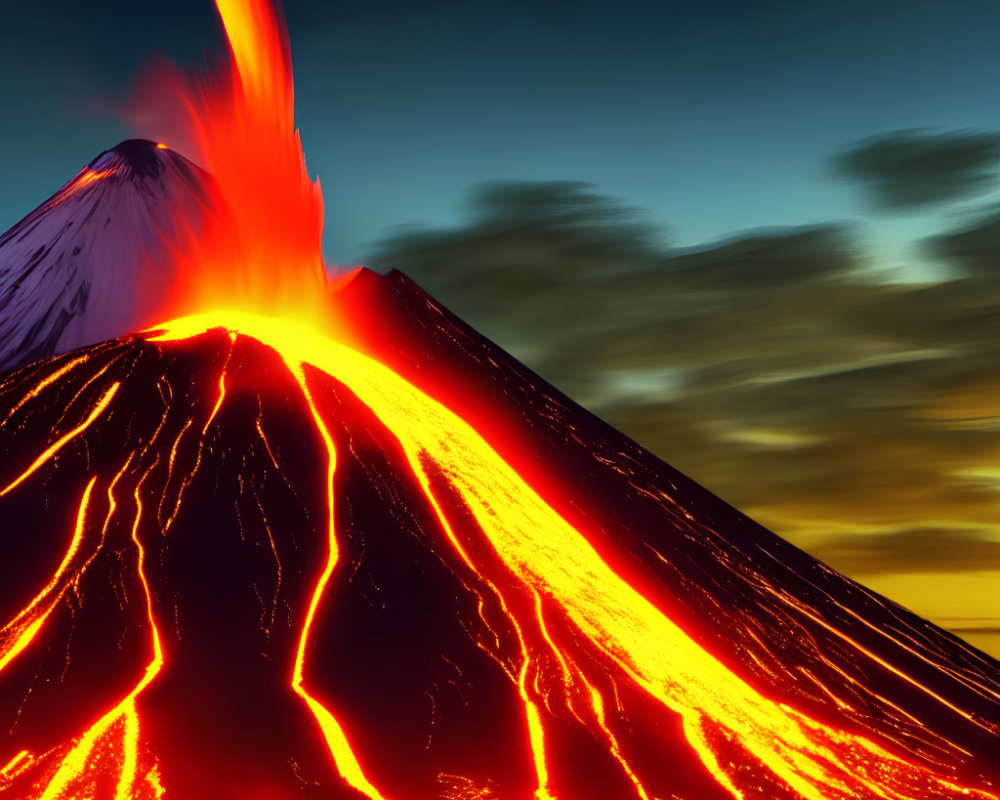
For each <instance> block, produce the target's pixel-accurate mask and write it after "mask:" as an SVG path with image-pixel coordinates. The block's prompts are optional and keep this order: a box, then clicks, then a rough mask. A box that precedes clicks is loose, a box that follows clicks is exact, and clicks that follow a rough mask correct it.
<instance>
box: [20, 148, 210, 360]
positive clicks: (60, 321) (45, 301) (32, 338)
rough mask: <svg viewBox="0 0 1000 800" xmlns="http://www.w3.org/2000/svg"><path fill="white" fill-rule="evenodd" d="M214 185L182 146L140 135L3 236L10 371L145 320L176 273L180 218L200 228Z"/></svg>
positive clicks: (109, 153) (82, 172) (81, 174)
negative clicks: (175, 248)
mask: <svg viewBox="0 0 1000 800" xmlns="http://www.w3.org/2000/svg"><path fill="white" fill-rule="evenodd" d="M210 187H211V180H210V179H209V178H208V176H207V175H206V174H205V173H204V171H203V170H201V169H200V168H199V167H197V166H196V165H195V164H193V163H191V162H190V161H188V160H187V159H186V158H184V157H183V156H182V155H180V154H178V153H175V152H173V151H172V150H169V149H168V148H166V147H165V146H162V145H157V144H156V143H154V142H150V141H145V140H137V139H133V140H129V141H125V142H122V143H121V144H119V145H118V146H117V147H115V148H113V149H111V150H107V151H105V152H103V153H101V154H100V155H98V156H97V157H96V158H94V159H93V160H92V161H91V162H90V163H89V164H88V165H87V166H86V167H84V168H83V169H82V170H80V172H79V173H78V174H77V175H76V176H75V177H74V178H73V179H72V180H71V181H70V182H69V183H67V184H66V185H65V186H63V187H62V188H61V189H60V190H59V191H58V192H56V193H55V194H54V195H53V196H52V197H50V198H49V199H48V200H46V201H45V202H44V203H42V205H40V206H39V207H38V208H37V209H35V210H34V211H33V212H31V213H30V214H29V215H28V216H27V217H25V218H24V219H23V220H21V221H20V222H19V223H18V224H17V225H15V226H14V227H13V228H11V229H10V230H9V231H7V233H5V234H4V235H3V236H0V370H4V369H10V368H12V367H15V366H18V365H20V364H25V363H28V362H31V361H37V360H39V359H42V358H47V357H48V356H51V355H53V354H54V353H58V352H65V351H66V350H72V349H74V348H76V347H82V346H84V345H88V344H95V343H97V342H101V341H104V340H106V339H111V338H114V337H115V336H119V335H121V334H122V332H124V331H129V330H136V329H137V328H139V327H141V323H142V322H144V321H145V320H146V319H148V317H149V315H150V314H151V313H152V312H154V311H155V310H156V309H157V308H159V304H160V303H161V302H162V298H163V295H164V294H165V293H166V292H168V290H169V288H170V287H171V286H172V285H173V284H174V282H175V281H176V275H175V274H174V269H173V260H172V259H171V258H169V250H170V247H171V243H172V242H174V240H175V237H176V234H177V224H176V220H178V219H182V220H183V221H184V225H185V226H191V227H193V228H194V229H195V230H197V229H198V228H199V227H200V221H201V217H202V215H203V213H204V210H205V208H206V206H207V203H208V190H209V189H210Z"/></svg>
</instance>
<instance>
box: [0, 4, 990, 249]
mask: <svg viewBox="0 0 1000 800" xmlns="http://www.w3.org/2000/svg"><path fill="white" fill-rule="evenodd" d="M285 10H286V14H287V16H288V19H289V28H290V33H291V39H292V48H293V56H294V59H295V65H296V77H297V92H298V115H299V122H300V126H301V128H302V133H303V139H304V142H305V149H306V156H307V160H308V163H309V166H310V169H311V170H312V171H313V172H315V173H317V174H318V175H319V176H320V178H321V180H322V182H323V185H324V189H325V197H326V203H327V235H326V251H327V256H328V259H329V260H331V261H332V262H337V263H351V262H355V261H358V260H359V259H361V258H362V257H363V256H364V254H365V253H366V252H367V251H368V249H369V248H368V245H369V243H371V242H373V241H375V240H377V239H379V238H381V237H382V236H384V235H385V234H386V233H387V232H388V231H389V229H391V228H393V227H394V226H400V225H406V224H412V223H424V224H429V225H434V226H438V225H448V224H453V223H455V222H457V221H458V219H459V216H460V213H461V203H462V198H463V197H464V193H465V191H466V190H467V189H468V187H470V186H472V185H474V184H476V183H479V182H482V181H487V180H503V179H519V180H551V179H570V180H581V181H588V182H593V183H595V184H597V185H598V187H599V188H600V189H601V190H602V191H604V192H606V193H608V194H612V195H616V196H618V197H620V198H621V199H622V200H624V201H625V202H627V203H630V204H633V205H637V206H641V207H644V208H646V209H647V210H648V212H649V214H650V215H651V217H652V218H653V219H655V220H656V221H658V222H660V223H662V224H664V225H665V226H668V228H669V232H670V238H671V241H672V242H673V243H674V244H676V245H679V246H689V245H694V244H697V243H701V242H704V241H706V240H709V239H712V238H715V237H720V236H725V235H728V234H731V233H734V232H736V231H740V230H744V229H748V228H757V227H766V226H780V225H792V224H801V223H809V222H815V221H825V220H831V219H836V220H845V219H855V220H858V221H859V222H861V223H862V226H863V227H862V229H861V232H862V234H863V235H864V236H865V237H866V241H867V242H868V243H869V244H870V245H871V248H872V251H873V253H875V254H877V255H878V257H879V258H881V259H882V260H885V261H888V260H892V259H897V260H898V259H899V258H902V257H905V256H906V254H907V250H906V248H905V243H906V242H907V241H908V240H910V239H912V238H917V237H920V236H922V235H924V233H925V232H926V233H930V232H934V231H935V230H938V229H940V228H942V227H946V226H948V225H950V224H951V222H952V221H953V220H952V219H951V218H950V217H947V218H945V217H942V216H941V215H939V214H938V213H937V212H936V211H931V212H930V213H921V214H917V215H913V214H910V215H906V216H896V217H886V216H885V215H879V214H875V213H873V212H872V210H871V209H870V208H869V207H868V206H866V205H865V204H864V202H863V197H862V195H861V194H860V193H859V192H858V190H857V189H856V188H855V187H853V186H851V185H849V184H847V183H844V182H840V181H837V180H834V179H832V178H831V177H830V176H829V175H828V174H827V173H826V171H825V169H824V162H825V159H826V158H828V157H829V156H830V155H831V154H833V153H835V152H837V151H838V150H840V149H841V148H843V147H844V146H845V145H846V144H847V143H849V142H851V141H853V140H857V139H860V138H863V137H866V136H872V135H876V134H881V133H885V132H887V131H891V130H898V129H908V128H931V129H936V130H942V131H950V130H956V129H966V128H976V129H995V128H1000V98H998V97H997V96H996V94H997V92H996V88H995V87H996V75H997V74H1000V48H997V47H996V42H995V35H994V34H995V31H996V30H997V29H998V27H1000V7H998V6H996V5H995V4H991V3H987V2H968V1H966V2H927V1H926V0H925V1H924V2H920V1H919V0H911V1H910V2H906V3H902V2H854V1H853V0H852V1H851V2H836V3H832V2H813V3H805V4H803V3H794V2H753V3H751V2H721V1H719V0H716V1H715V2H684V3H680V2H665V3H663V2H661V3H651V2H634V1H629V0H627V1H626V2H618V3H595V2H577V3H568V2H549V3H544V4H537V3H528V2H506V3H497V2H481V3H459V2H436V3H435V2H429V3H422V4H419V5H417V4H410V3H398V2H365V3H361V2H341V3H335V2H319V0H288V1H287V2H286V3H285ZM220 41H221V39H220V34H219V28H218V24H217V23H216V21H215V17H214V9H213V8H212V6H211V3H210V2H209V1H208V0H202V1H200V2H195V1H194V0H184V2H179V3H172V4H170V5H169V6H162V5H161V6H149V7H147V6H145V5H143V6H142V7H139V4H130V3H126V2H117V3H96V2H95V3H76V2H70V0H61V2H56V3H50V4H45V5H44V7H43V6H42V4H35V5H34V6H31V7H27V8H26V7H21V8H19V9H17V10H15V11H13V12H12V14H11V15H10V24H8V25H6V26H5V27H4V30H3V32H2V34H0V53H2V55H0V80H2V81H3V85H4V86H3V88H4V97H5V105H6V109H7V113H6V114H5V116H6V117H7V119H8V120H12V122H8V123H7V124H6V125H5V126H3V130H2V131H0V145H2V147H3V152H5V153H7V154H8V155H7V157H6V158H5V159H4V161H5V163H4V167H3V168H4V175H5V180H4V181H3V182H2V185H0V227H7V226H8V224H12V223H13V222H15V221H16V220H17V219H18V218H19V217H20V216H22V215H23V214H24V213H26V212H27V211H29V210H30V209H31V208H32V207H33V206H34V205H36V204H37V203H38V202H39V201H40V200H42V199H43V198H44V197H46V196H48V194H50V193H51V192H52V191H53V190H54V189H55V188H57V187H58V185H59V184H61V183H62V182H63V181H64V180H65V179H67V178H68V177H69V176H71V175H72V174H73V173H74V172H75V171H76V170H77V169H78V168H79V167H80V166H81V165H82V164H83V163H85V162H86V161H87V160H89V159H90V158H91V157H92V156H93V155H94V154H96V153H97V152H99V151H100V150H102V149H104V148H106V147H109V146H111V145H112V144H114V143H115V142H116V141H117V140H118V139H120V138H122V137H124V136H125V135H127V130H126V128H125V127H124V126H123V125H121V124H120V123H119V122H117V121H116V120H115V119H114V118H113V116H111V115H110V114H108V113H104V112H102V111H101V110H100V109H101V108H102V107H103V108H106V107H107V106H108V105H109V104H110V101H111V100H112V99H113V98H115V97H117V96H121V95H122V94H123V93H124V92H125V91H127V89H128V87H129V86H130V85H131V81H132V80H133V78H134V77H135V75H136V74H137V72H138V71H139V69H140V68H141V66H142V65H143V63H145V61H146V60H147V58H148V57H149V56H150V55H151V54H152V53H156V52H159V53H165V54H167V55H169V56H171V57H173V58H175V59H178V60H180V61H181V62H183V63H188V64H191V63H197V62H198V61H199V60H200V59H201V56H202V53H203V52H204V51H206V50H209V51H211V50H214V49H217V48H218V47H219V46H220ZM982 199H983V200H984V201H985V200H987V199H989V198H982Z"/></svg>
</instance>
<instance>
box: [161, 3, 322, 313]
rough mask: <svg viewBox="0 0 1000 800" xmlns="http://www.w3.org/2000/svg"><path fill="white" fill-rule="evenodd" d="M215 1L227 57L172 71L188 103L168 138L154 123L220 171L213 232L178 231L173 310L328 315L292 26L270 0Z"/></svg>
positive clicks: (318, 198)
mask: <svg viewBox="0 0 1000 800" xmlns="http://www.w3.org/2000/svg"><path fill="white" fill-rule="evenodd" d="M216 5H217V7H218V10H219V13H220V15H221V17H222V22H223V25H224V27H225V31H226V35H227V37H228V42H229V58H228V63H227V64H225V65H224V66H222V67H221V68H219V69H218V70H217V71H216V74H214V75H210V76H208V77H206V78H204V79H200V80H186V79H183V78H181V77H179V76H177V75H174V76H172V77H171V79H170V82H169V89H168V90H169V91H170V92H171V93H172V94H173V95H174V96H173V97H171V98H169V99H170V100H172V101H173V102H174V103H175V104H176V102H177V99H178V98H179V99H180V101H181V102H180V104H179V108H180V110H181V113H180V114H179V115H177V116H175V117H173V118H171V119H170V123H171V125H172V126H174V129H173V130H171V131H166V132H164V133H166V134H169V135H163V136H160V135H159V134H160V131H156V130H152V131H149V133H150V135H152V136H153V138H154V139H161V140H163V141H161V144H160V146H161V147H167V146H168V145H169V144H170V138H171V135H172V136H174V137H179V138H180V139H181V140H182V141H185V142H189V143H190V145H191V147H193V148H194V151H193V152H190V153H187V155H189V156H191V157H192V158H194V160H195V161H197V162H199V163H200V165H201V166H202V167H204V168H205V169H206V170H207V171H208V172H209V173H210V174H211V175H212V177H213V178H214V184H213V187H212V188H213V191H212V194H211V206H210V208H209V209H208V214H207V219H206V220H205V222H204V228H201V229H199V230H194V229H190V230H179V231H177V232H176V237H177V241H176V242H175V250H176V255H175V257H176V268H177V273H178V279H177V282H176V285H175V286H174V292H173V295H172V297H170V298H169V299H168V301H167V310H166V311H165V314H166V315H171V314H179V313H191V312H192V311H198V310H204V309H206V308H213V307H217V306H219V305H223V306H225V307H237V308H242V309H245V310H255V311H257V312H259V313H267V314H288V315H292V316H295V317H296V318H300V319H301V318H306V319H311V320H313V321H319V320H321V319H322V318H323V317H324V315H325V314H326V313H327V310H328V303H327V298H328V294H329V286H328V281H327V276H326V271H325V269H324V266H323V260H322V250H321V238H322V234H323V196H322V193H321V192H320V187H319V182H318V181H316V182H315V183H314V182H313V181H312V180H311V179H310V177H309V174H308V172H307V170H306V164H305V158H304V156H303V154H302V147H301V143H300V139H299V133H298V131H297V130H296V128H295V118H294V89H293V86H292V65H291V56H290V51H289V46H288V38H287V35H286V32H285V29H284V25H283V22H282V20H280V19H279V18H278V17H277V16H276V14H275V12H274V9H273V8H272V6H271V4H270V2H269V0H217V2H216ZM147 99H148V98H147ZM177 126H179V127H180V131H176V127H177ZM178 223H179V224H182V223H183V221H180V220H179V221H178ZM151 321H152V320H151Z"/></svg>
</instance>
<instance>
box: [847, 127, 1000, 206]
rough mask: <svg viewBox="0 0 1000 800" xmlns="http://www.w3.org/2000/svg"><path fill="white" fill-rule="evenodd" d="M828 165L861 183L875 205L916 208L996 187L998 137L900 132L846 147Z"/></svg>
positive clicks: (999, 156)
mask: <svg viewBox="0 0 1000 800" xmlns="http://www.w3.org/2000/svg"><path fill="white" fill-rule="evenodd" d="M830 166H831V167H832V169H833V171H834V172H835V173H836V174H838V175H840V176H841V177H844V178H847V179H849V180H856V181H859V182H861V183H862V184H863V185H864V186H865V188H866V189H867V191H868V193H869V196H870V198H871V200H872V201H873V203H874V205H875V206H877V207H880V208H884V209H888V210H899V211H905V210H911V209H917V208H921V207H924V206H929V205H935V204H939V203H945V202H949V201H953V200H961V199H963V198H966V197H971V196H974V195H977V194H980V193H982V192H985V191H988V190H990V189H993V188H995V187H996V186H997V177H998V167H1000V133H996V132H979V131H959V132H955V133H946V134H930V133H925V132H922V131H918V130H916V131H898V132H895V133H890V134H886V135H882V136H876V137H873V138H870V139H863V140H862V141H860V142H856V143H854V144H853V145H850V146H849V147H848V148H847V149H846V150H844V152H842V153H840V154H839V155H837V156H835V157H834V158H833V159H831V162H830Z"/></svg>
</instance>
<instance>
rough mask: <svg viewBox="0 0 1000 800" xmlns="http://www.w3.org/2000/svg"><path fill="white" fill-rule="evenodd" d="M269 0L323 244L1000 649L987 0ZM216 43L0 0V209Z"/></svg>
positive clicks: (133, 13) (106, 136)
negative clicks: (319, 202) (154, 69)
mask: <svg viewBox="0 0 1000 800" xmlns="http://www.w3.org/2000/svg"><path fill="white" fill-rule="evenodd" d="M284 6H285V12H286V15H287V17H288V22H289V29H290V35H291V40H292V51H293V57H294V62H295V69H296V88H297V108H298V119H299V124H300V126H301V129H302V136H303V142H304V146H305V151H306V157H307V162H308V164H309V167H310V169H311V171H313V172H314V173H317V174H318V175H319V176H320V178H321V180H322V182H323V187H324V194H325V199H326V207H327V216H326V218H327V223H326V225H327V232H326V238H325V249H326V254H327V258H328V260H329V261H330V263H334V264H352V263H358V262H362V261H363V262H364V263H369V264H371V265H374V266H377V267H389V266H399V267H400V268H402V269H403V270H404V271H406V272H408V273H410V274H411V275H413V276H414V277H415V278H416V279H417V280H418V281H419V282H421V283H422V284H423V285H425V286H427V287H428V288H429V289H430V290H431V291H432V292H433V293H434V294H435V295H437V296H438V297H439V298H440V299H441V300H442V301H443V302H445V303H446V304H448V305H450V306H451V307H453V308H454V309H455V310H456V311H457V312H459V313H460V314H461V315H462V316H464V317H465V318H466V319H468V320H469V321H470V322H471V323H472V324H474V325H476V326H477V327H480V328H481V329H482V330H483V331H484V332H485V333H487V334H488V335H490V336H492V337H493V338H495V339H496V340H497V341H498V342H499V343H500V344H502V345H504V346H505V347H507V348H508V349H510V350H511V351H512V352H513V353H514V354H515V355H517V356H518V357H520V358H522V359H523V360H525V361H526V362H527V363H529V364H530V365H531V366H533V367H534V368H536V369H537V370H539V371H540V372H541V373H542V374H543V375H544V376H545V377H547V378H549V379H550V380H552V381H553V382H555V383H556V384H557V385H558V386H559V387H560V388H563V389H564V390H565V391H567V392H568V393H569V394H570V395H572V396H574V397H575V398H577V399H578V400H580V401H581V402H584V403H585V404H587V405H588V406H589V407H591V408H593V409H594V410H595V411H597V412H598V413H600V414H601V415H602V416H604V417H606V418H607V419H609V421H611V422H613V423H614V424H616V425H617V426H619V427H621V428H622V429H623V430H625V431H626V432H627V433H629V434H630V435H632V436H633V437H634V438H636V439H637V440H638V441H640V442H641V443H643V444H645V445H646V446H648V447H650V449H652V450H654V451H655V452H657V453H658V454H659V455H661V456H662V457H663V458H665V459H666V460H667V461H670V462H671V463H673V464H675V465H676V466H678V467H679V468H680V469H682V470H683V471H685V472H687V473H688V474H690V475H691V476H692V477H694V478H695V479H697V480H699V481H700V482H702V483H703V484H705V485H706V486H708V487H709V488H711V489H712V490H713V491H716V492H717V493H718V494H720V495H721V496H722V497H723V498H725V499H727V500H729V501H730V502H732V503H734V504H735V505H737V506H738V507H740V508H741V509H742V510H744V511H746V512H747V513H749V514H750V515H751V516H754V517H755V518H757V519H758V520H759V521H761V522H762V523H764V524H766V525H768V526H769V527H771V528H772V529H774V530H775V531H776V532H778V533H779V534H782V535H784V536H787V537H788V538H790V539H792V540H793V541H795V542H796V543H798V544H800V545H802V546H804V547H806V548H807V549H809V550H810V551H812V552H814V553H816V554H817V555H819V556H820V557H821V558H824V559H825V560H827V561H828V562H829V563H831V564H832V565H833V566H835V567H838V568H840V569H843V570H844V571H846V572H848V574H851V575H853V576H856V577H858V578H859V579H860V580H862V581H863V582H865V583H867V584H869V585H871V586H872V587H873V588H875V589H877V590H879V591H883V592H886V593H887V594H889V595H890V596H891V597H893V598H895V599H898V600H899V601H900V602H902V603H904V604H905V605H908V606H910V607H912V608H914V610H916V611H918V612H919V613H922V614H925V615H927V616H930V617H931V618H933V619H935V621H938V622H939V623H940V624H942V625H944V626H945V627H950V628H952V629H954V630H956V631H959V632H960V634H961V635H963V636H965V637H966V638H968V639H969V640H970V641H972V642H974V643H976V644H978V645H979V646H981V647H984V648H988V649H989V650H990V651H991V652H993V653H994V654H1000V599H998V598H1000V534H998V533H997V530H998V529H997V527H996V522H997V521H998V520H1000V401H994V400H993V398H994V397H996V396H1000V394H998V392H997V389H998V388H1000V371H998V370H997V369H996V366H995V365H996V364H997V363H1000V345H998V344H996V343H997V342H1000V315H998V314H997V311H996V309H998V308H1000V269H994V267H993V265H994V264H1000V221H998V217H997V209H998V208H1000V206H998V201H1000V191H998V189H1000V182H998V179H997V167H998V161H1000V93H998V92H997V89H996V86H997V77H998V76H1000V48H998V47H997V46H996V36H995V33H996V31H997V30H998V29H1000V6H998V5H997V4H995V3H990V2H985V0H983V1H981V2H972V1H971V0H934V1H933V2H928V1H926V0H907V1H906V2H900V1H894V2H886V1H885V0H863V1H862V0H839V1H838V2H827V0H816V2H810V3H801V2H767V1H766V0H756V1H755V2H733V1H729V2H722V0H704V1H703V2H683V3H682V2H657V3H654V2H634V1H633V0H619V2H615V3H596V2H586V1H580V0H578V1H577V2H572V3H570V2H544V3H539V2H527V0H508V1H507V2H504V3H495V2H473V3H470V2H462V3H459V2H424V3H420V4H417V3H400V2H385V1H380V0H368V1H367V2H334V1H332V0H287V2H285V4H284ZM220 46H221V32H220V26H219V25H218V23H217V22H216V18H215V12H214V8H213V7H212V3H211V2H210V0H179V1H178V2H173V3H169V4H146V3H143V4H139V3H134V2H133V3H126V2H105V3H99V2H79V0H58V1H54V2H38V3H19V4H17V7H16V8H14V9H5V25H4V26H3V28H2V30H0V80H2V81H3V97H4V107H5V113H4V117H5V124H4V125H3V126H0V154H2V155H0V158H2V169H3V177H4V179H3V180H2V181H0V229H5V228H7V227H9V226H10V225H12V224H13V223H14V222H16V221H17V219H19V218H20V217H21V216H23V215H24V214H25V213H27V212H28V211H30V210H31V209H32V208H33V207H35V206H36V205H37V204H38V203H39V202H40V201H42V200H43V199H44V198H45V197H47V196H49V195H50V194H51V193H52V192H53V191H54V190H55V189H56V188H58V186H59V185H61V184H62V183H63V182H64V181H65V180H67V179H68V178H69V177H71V176H72V175H73V174H74V173H75V172H76V171H77V170H78V169H79V168H80V167H81V166H82V165H83V164H84V163H86V162H87V161H89V160H90V159H91V158H92V157H93V156H94V155H96V153H98V152H99V151H101V150H103V149H105V148H107V147H110V146H112V145H113V144H115V143H116V142H117V141H118V140H120V139H122V138H124V137H125V136H127V135H128V130H127V128H126V127H125V126H124V125H123V124H121V123H120V122H118V121H117V120H116V119H115V117H114V115H113V113H111V109H113V107H114V106H115V103H116V102H117V100H118V99H120V98H121V97H123V96H124V95H125V94H126V93H127V92H128V90H129V88H130V86H131V85H132V83H133V80H134V78H135V77H136V76H137V74H138V73H139V72H140V70H141V68H142V66H143V64H144V63H146V62H147V60H148V59H149V57H150V56H151V55H153V54H155V53H160V54H164V55H168V56H169V57H171V58H173V59H174V60H177V61H180V62H181V63H183V64H197V63H198V62H199V61H200V60H201V59H202V57H203V53H204V52H205V51H206V50H208V51H214V50H217V49H218V48H219V47H220ZM484 184H489V185H484ZM945 279H947V280H945Z"/></svg>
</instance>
